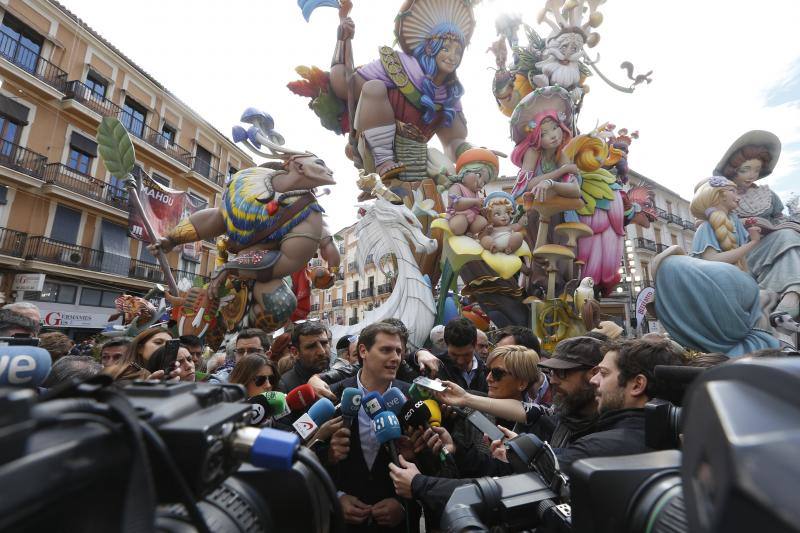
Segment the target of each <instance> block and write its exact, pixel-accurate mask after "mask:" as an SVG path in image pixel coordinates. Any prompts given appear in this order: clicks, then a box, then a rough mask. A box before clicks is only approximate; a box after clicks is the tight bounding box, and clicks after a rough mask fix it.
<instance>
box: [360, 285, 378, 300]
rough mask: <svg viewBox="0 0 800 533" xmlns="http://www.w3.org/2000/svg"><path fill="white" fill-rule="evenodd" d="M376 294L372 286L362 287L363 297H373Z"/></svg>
mask: <svg viewBox="0 0 800 533" xmlns="http://www.w3.org/2000/svg"><path fill="white" fill-rule="evenodd" d="M373 296H375V289H374V288H373V287H370V288H368V289H361V297H362V298H372V297H373Z"/></svg>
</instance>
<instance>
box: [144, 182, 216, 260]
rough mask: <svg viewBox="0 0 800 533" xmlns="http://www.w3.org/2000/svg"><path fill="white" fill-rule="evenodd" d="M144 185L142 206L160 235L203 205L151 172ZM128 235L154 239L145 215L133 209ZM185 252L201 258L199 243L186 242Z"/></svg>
mask: <svg viewBox="0 0 800 533" xmlns="http://www.w3.org/2000/svg"><path fill="white" fill-rule="evenodd" d="M142 189H143V192H144V194H143V196H144V198H142V208H143V209H144V212H145V216H146V217H147V219H148V220H149V221H150V224H152V226H153V231H155V232H156V234H157V235H158V236H159V237H161V236H164V235H166V234H167V233H169V232H170V230H172V228H174V227H175V226H177V225H178V222H180V221H181V220H182V219H184V218H186V217H188V216H190V215H191V214H192V213H194V212H195V211H198V210H199V209H200V208H201V206H199V205H196V204H195V203H194V201H193V199H192V198H191V197H190V196H189V194H188V193H187V192H185V191H178V190H174V189H168V188H167V187H164V186H163V185H161V184H160V183H157V182H155V181H153V180H152V179H150V178H149V177H148V176H147V175H145V176H144V178H143V182H142ZM128 235H130V236H131V238H133V239H137V240H140V241H144V242H146V243H148V244H149V243H150V239H149V238H148V236H147V231H145V229H144V225H143V223H142V219H141V217H140V216H139V214H138V213H135V212H134V210H133V209H131V211H130V213H129V214H128ZM182 253H183V255H184V257H186V258H187V259H191V260H194V261H200V246H199V244H196V243H187V244H185V245H184V247H183V250H182Z"/></svg>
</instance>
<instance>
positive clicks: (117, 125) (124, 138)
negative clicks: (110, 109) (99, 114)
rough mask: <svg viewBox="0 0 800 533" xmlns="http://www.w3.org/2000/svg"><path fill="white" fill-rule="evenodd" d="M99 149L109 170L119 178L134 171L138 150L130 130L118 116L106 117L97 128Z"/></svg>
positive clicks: (123, 177)
mask: <svg viewBox="0 0 800 533" xmlns="http://www.w3.org/2000/svg"><path fill="white" fill-rule="evenodd" d="M97 150H98V151H99V152H100V157H101V158H102V159H103V163H104V164H105V165H106V168H107V169H108V171H109V172H110V173H111V175H113V176H114V177H115V178H117V179H120V180H122V179H125V177H126V176H127V175H128V174H130V173H131V172H133V166H134V165H135V164H136V152H135V151H134V149H133V143H132V142H131V138H130V136H129V135H128V130H126V129H125V126H123V125H122V122H120V121H119V119H118V118H116V117H104V118H103V121H102V122H101V123H100V127H99V128H97Z"/></svg>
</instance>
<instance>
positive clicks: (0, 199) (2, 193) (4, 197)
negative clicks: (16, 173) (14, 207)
mask: <svg viewBox="0 0 800 533" xmlns="http://www.w3.org/2000/svg"><path fill="white" fill-rule="evenodd" d="M7 203H8V187H6V186H5V185H0V205H6V204H7Z"/></svg>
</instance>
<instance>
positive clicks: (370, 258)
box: [367, 254, 375, 266]
mask: <svg viewBox="0 0 800 533" xmlns="http://www.w3.org/2000/svg"><path fill="white" fill-rule="evenodd" d="M370 265H372V266H375V261H373V259H372V254H369V255H368V256H367V266H370Z"/></svg>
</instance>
